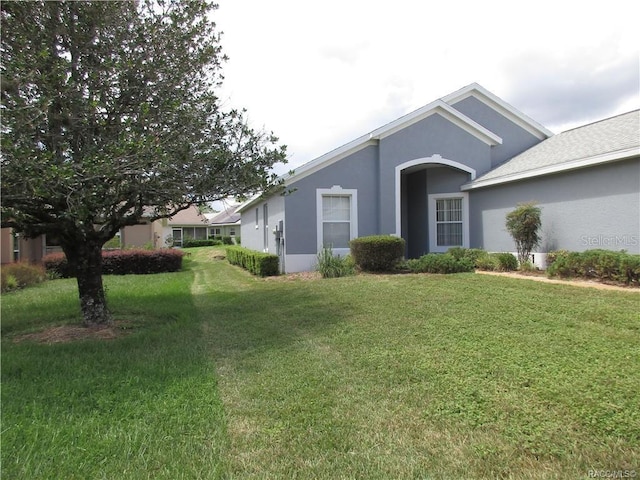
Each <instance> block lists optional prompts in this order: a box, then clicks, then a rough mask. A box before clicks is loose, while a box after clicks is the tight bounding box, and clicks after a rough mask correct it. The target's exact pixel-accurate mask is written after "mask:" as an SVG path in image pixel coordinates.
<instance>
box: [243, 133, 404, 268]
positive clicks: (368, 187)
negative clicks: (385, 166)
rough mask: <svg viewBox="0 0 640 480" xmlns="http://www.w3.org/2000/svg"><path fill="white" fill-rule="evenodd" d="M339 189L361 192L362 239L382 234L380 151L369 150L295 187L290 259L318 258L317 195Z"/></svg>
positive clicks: (289, 203)
mask: <svg viewBox="0 0 640 480" xmlns="http://www.w3.org/2000/svg"><path fill="white" fill-rule="evenodd" d="M336 185H338V186H340V187H342V188H343V189H354V190H357V192H358V206H359V209H358V218H357V222H358V236H359V237H362V236H365V235H373V234H375V233H378V230H379V227H378V222H379V219H378V211H379V205H380V202H383V201H385V200H384V199H381V198H380V196H379V195H378V188H377V185H378V154H377V148H376V147H375V146H368V147H366V148H364V149H362V150H359V151H357V152H355V153H353V154H352V155H350V156H348V157H346V158H344V159H342V160H340V161H339V162H336V163H334V164H333V165H331V166H330V167H328V168H324V169H322V170H320V171H318V172H316V173H314V174H313V175H310V176H308V177H305V178H303V179H301V180H299V181H297V182H295V183H293V184H292V187H294V188H295V189H296V191H295V192H293V193H291V194H290V195H287V196H285V197H284V201H285V208H286V215H287V218H286V225H285V238H286V252H287V255H300V254H302V255H313V257H314V258H315V255H316V254H317V253H318V219H317V218H316V201H317V197H316V191H317V189H330V188H331V187H333V186H336ZM391 201H393V197H392V199H391ZM243 223H244V217H243ZM243 242H244V239H243Z"/></svg>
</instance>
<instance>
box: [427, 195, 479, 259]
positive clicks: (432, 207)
mask: <svg viewBox="0 0 640 480" xmlns="http://www.w3.org/2000/svg"><path fill="white" fill-rule="evenodd" d="M442 198H461V199H462V247H464V248H469V194H468V193H464V192H453V193H434V194H431V195H429V196H428V203H429V252H435V253H444V252H446V251H447V250H449V248H451V247H450V246H438V245H437V243H438V242H437V228H436V201H437V200H440V199H442Z"/></svg>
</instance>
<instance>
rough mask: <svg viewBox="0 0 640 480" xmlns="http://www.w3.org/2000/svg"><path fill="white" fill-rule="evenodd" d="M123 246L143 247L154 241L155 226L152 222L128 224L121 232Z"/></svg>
mask: <svg viewBox="0 0 640 480" xmlns="http://www.w3.org/2000/svg"><path fill="white" fill-rule="evenodd" d="M120 239H121V245H122V247H123V248H124V247H142V246H143V245H145V244H146V243H149V242H153V226H152V224H150V223H145V224H142V225H128V226H126V227H124V228H123V229H122V230H121V233H120Z"/></svg>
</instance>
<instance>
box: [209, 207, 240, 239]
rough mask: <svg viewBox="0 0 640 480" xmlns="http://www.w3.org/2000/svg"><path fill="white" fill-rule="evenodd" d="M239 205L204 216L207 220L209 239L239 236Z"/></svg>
mask: <svg viewBox="0 0 640 480" xmlns="http://www.w3.org/2000/svg"><path fill="white" fill-rule="evenodd" d="M239 207H240V205H231V206H228V207H225V209H224V210H223V211H221V212H219V213H214V214H210V213H207V214H205V215H206V216H207V218H208V219H209V226H210V228H209V236H210V237H236V236H239V235H240V213H238V208H239Z"/></svg>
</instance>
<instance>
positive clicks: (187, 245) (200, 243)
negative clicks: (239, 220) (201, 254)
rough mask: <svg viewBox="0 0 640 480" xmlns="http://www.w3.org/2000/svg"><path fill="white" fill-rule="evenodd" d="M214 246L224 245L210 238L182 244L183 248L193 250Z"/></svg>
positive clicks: (190, 240)
mask: <svg viewBox="0 0 640 480" xmlns="http://www.w3.org/2000/svg"><path fill="white" fill-rule="evenodd" d="M214 245H222V241H220V240H215V239H213V238H210V239H209V240H192V239H189V240H185V241H184V242H182V248H193V247H211V246H214Z"/></svg>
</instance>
